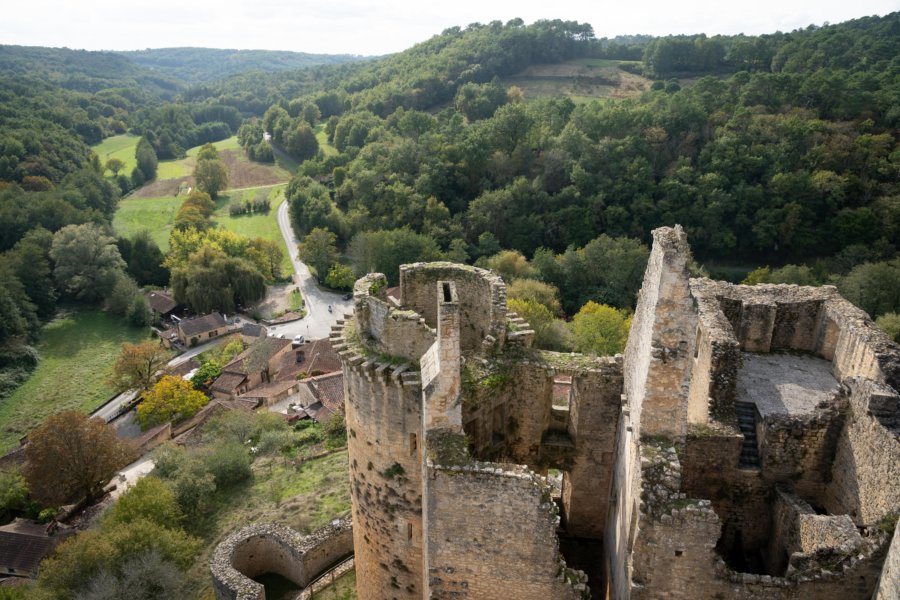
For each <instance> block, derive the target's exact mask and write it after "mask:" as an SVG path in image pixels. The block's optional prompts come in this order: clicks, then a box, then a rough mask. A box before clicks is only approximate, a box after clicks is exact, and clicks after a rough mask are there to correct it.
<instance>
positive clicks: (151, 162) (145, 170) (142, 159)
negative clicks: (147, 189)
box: [132, 137, 159, 187]
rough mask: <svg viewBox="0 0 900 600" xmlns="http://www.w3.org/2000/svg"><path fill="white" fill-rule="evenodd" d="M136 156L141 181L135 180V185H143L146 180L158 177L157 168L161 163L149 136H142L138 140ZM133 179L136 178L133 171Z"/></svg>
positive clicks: (135, 150)
mask: <svg viewBox="0 0 900 600" xmlns="http://www.w3.org/2000/svg"><path fill="white" fill-rule="evenodd" d="M134 158H135V160H137V167H135V169H137V171H138V172H139V173H140V176H141V182H140V183H137V182H135V187H137V186H139V185H143V183H144V182H146V181H153V180H154V179H156V168H157V166H158V165H159V160H158V159H157V157H156V151H155V150H154V149H153V146H152V145H151V144H150V142H148V141H147V138H144V137H142V138H141V139H140V140H138V143H137V146H136V147H135V149H134ZM132 179H134V173H132Z"/></svg>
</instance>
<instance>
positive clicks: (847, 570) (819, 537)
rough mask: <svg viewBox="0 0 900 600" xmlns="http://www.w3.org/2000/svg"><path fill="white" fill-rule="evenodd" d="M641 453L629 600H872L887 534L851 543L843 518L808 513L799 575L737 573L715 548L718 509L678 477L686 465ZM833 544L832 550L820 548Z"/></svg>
mask: <svg viewBox="0 0 900 600" xmlns="http://www.w3.org/2000/svg"><path fill="white" fill-rule="evenodd" d="M641 450H642V462H641V468H642V477H643V479H644V482H645V485H644V489H643V493H642V497H641V501H642V503H641V509H640V511H639V515H640V516H639V521H640V527H639V528H638V534H637V539H636V541H635V543H634V571H633V585H632V587H631V590H630V592H631V596H630V597H631V598H632V599H648V600H649V599H657V598H667V599H672V600H681V599H683V600H693V599H696V598H721V599H726V598H727V599H734V600H756V599H759V600H762V599H767V600H770V599H774V600H789V599H790V600H806V599H810V598H815V599H816V600H868V599H869V598H870V597H871V594H872V592H873V591H874V589H875V586H876V581H877V579H878V574H879V571H880V567H881V564H882V561H883V560H884V556H885V553H886V551H887V545H888V543H889V539H888V536H887V535H886V534H884V533H881V532H878V531H873V532H871V533H870V535H869V536H868V537H857V538H855V539H854V540H852V541H850V540H848V539H847V538H846V537H845V534H846V535H849V536H850V537H853V532H851V531H848V530H847V527H846V525H847V524H846V523H844V524H843V525H840V524H839V521H840V520H841V519H840V517H837V518H835V517H828V516H821V515H814V514H813V515H810V514H807V515H806V516H807V517H808V523H806V525H804V524H803V523H798V524H797V530H796V543H797V544H799V545H800V546H801V548H805V549H808V550H810V551H809V552H795V553H794V555H793V557H792V564H793V565H794V568H792V569H791V570H790V571H789V573H788V574H787V575H785V576H784V577H776V576H772V575H758V574H752V573H746V572H745V573H740V572H736V571H734V570H732V569H730V568H729V567H728V566H727V565H726V564H725V561H724V560H723V559H722V558H721V557H720V556H719V553H718V551H717V549H716V546H717V540H718V539H719V534H720V519H719V517H718V513H719V509H718V508H716V507H715V503H712V505H711V503H710V502H709V501H708V500H697V499H692V498H691V497H690V494H686V493H685V492H684V491H683V490H684V488H683V487H682V485H681V477H682V473H683V472H686V471H687V470H688V465H687V464H684V465H682V464H681V462H680V460H679V456H678V453H677V452H676V450H675V447H673V446H671V445H669V444H665V443H661V442H652V443H646V444H643V445H642V448H641ZM744 473H747V472H744ZM680 490H682V491H680ZM835 525H837V527H835ZM722 528H723V529H724V524H723V527H722ZM851 529H852V528H851ZM848 541H849V542H850V543H847V542H848ZM832 543H834V544H835V545H836V547H835V548H830V547H823V546H829V545H830V544H832Z"/></svg>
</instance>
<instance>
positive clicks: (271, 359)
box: [209, 338, 291, 398]
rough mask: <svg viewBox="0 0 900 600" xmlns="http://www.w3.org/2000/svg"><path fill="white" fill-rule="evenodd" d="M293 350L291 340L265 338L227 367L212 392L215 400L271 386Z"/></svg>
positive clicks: (214, 384)
mask: <svg viewBox="0 0 900 600" xmlns="http://www.w3.org/2000/svg"><path fill="white" fill-rule="evenodd" d="M290 351H291V341H290V340H285V339H281V338H262V339H260V340H258V341H257V342H256V343H255V344H253V345H251V346H250V347H249V348H247V349H246V350H244V351H243V352H241V353H240V354H238V355H237V356H235V357H234V359H233V360H232V361H231V362H229V363H228V364H227V365H225V366H224V367H223V368H222V374H221V375H220V376H219V377H218V378H217V379H216V380H215V381H214V382H213V383H212V385H210V387H209V389H210V391H211V392H212V393H213V396H215V397H216V398H235V397H237V396H239V395H241V394H244V393H246V392H248V391H250V390H252V389H255V388H257V387H259V386H260V385H263V384H267V383H271V382H272V381H274V380H275V374H276V373H277V372H278V369H279V367H280V365H281V363H282V361H283V359H284V357H285V355H287V354H289V353H290Z"/></svg>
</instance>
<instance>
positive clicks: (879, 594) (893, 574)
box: [872, 522, 900, 600]
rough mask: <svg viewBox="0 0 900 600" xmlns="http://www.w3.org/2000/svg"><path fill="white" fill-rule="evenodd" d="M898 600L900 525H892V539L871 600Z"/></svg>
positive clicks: (899, 591) (899, 588)
mask: <svg viewBox="0 0 900 600" xmlns="http://www.w3.org/2000/svg"><path fill="white" fill-rule="evenodd" d="M897 598H900V524H898V523H896V522H895V523H894V537H893V541H892V542H891V547H890V550H889V551H888V554H887V558H885V560H884V569H883V570H882V571H881V577H880V578H879V580H878V589H877V590H875V595H874V596H873V597H872V600H896V599H897Z"/></svg>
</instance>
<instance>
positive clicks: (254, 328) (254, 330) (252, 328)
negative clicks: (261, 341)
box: [241, 323, 266, 337]
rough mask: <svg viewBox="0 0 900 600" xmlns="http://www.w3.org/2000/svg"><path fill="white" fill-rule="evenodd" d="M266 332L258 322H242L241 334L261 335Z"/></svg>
mask: <svg viewBox="0 0 900 600" xmlns="http://www.w3.org/2000/svg"><path fill="white" fill-rule="evenodd" d="M265 334H266V328H265V327H263V326H262V325H260V324H259V323H244V326H243V327H241V335H246V336H248V337H262V336H264V335H265Z"/></svg>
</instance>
